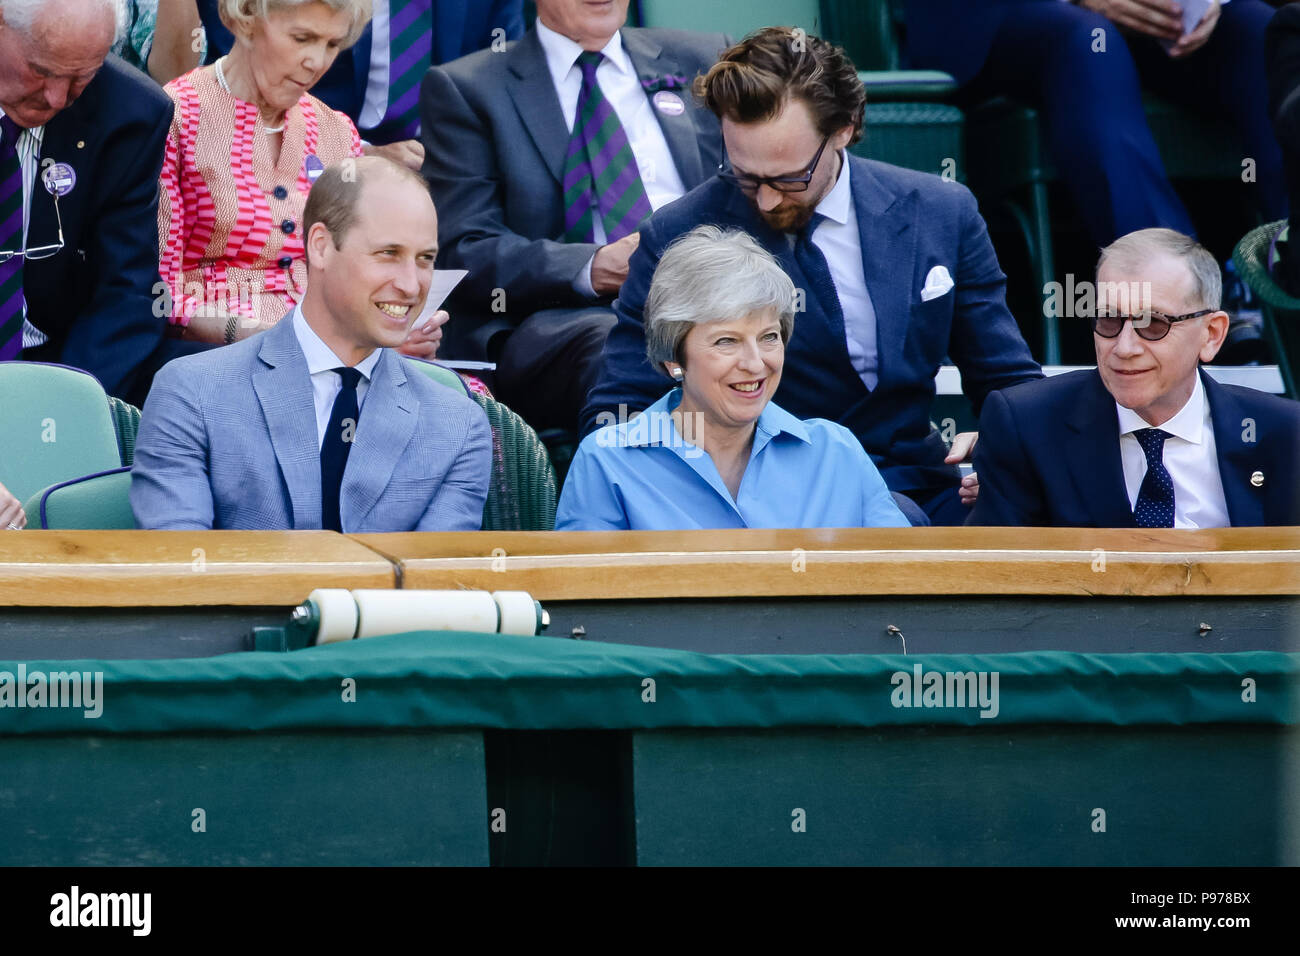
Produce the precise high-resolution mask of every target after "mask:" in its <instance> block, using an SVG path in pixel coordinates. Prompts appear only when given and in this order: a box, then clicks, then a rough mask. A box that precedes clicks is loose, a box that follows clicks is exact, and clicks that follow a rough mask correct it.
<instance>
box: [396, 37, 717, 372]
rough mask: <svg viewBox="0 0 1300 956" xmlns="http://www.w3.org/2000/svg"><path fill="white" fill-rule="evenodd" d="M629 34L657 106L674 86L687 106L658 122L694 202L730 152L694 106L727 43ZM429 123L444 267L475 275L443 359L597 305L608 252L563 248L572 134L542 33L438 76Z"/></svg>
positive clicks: (424, 101) (427, 171)
mask: <svg viewBox="0 0 1300 956" xmlns="http://www.w3.org/2000/svg"><path fill="white" fill-rule="evenodd" d="M621 33H622V39H623V48H624V49H625V50H626V51H627V53H628V56H629V57H630V58H631V60H632V63H633V65H634V66H635V67H636V71H637V74H638V76H639V77H640V79H641V82H642V86H644V87H646V96H647V98H651V99H652V101H653V96H654V94H655V92H656V91H657V90H658V89H659V88H662V87H664V86H665V84H670V85H673V92H675V93H677V94H678V95H679V96H680V97H681V99H682V101H683V102H684V104H685V106H686V109H685V110H684V111H683V112H681V113H679V114H677V115H676V116H673V115H669V114H667V113H664V112H662V111H660V110H657V109H656V110H654V111H653V112H654V114H655V116H656V117H657V118H658V120H659V125H660V127H661V128H662V129H663V133H664V139H665V140H666V141H667V143H668V150H669V152H670V153H671V154H672V157H673V162H674V163H675V164H676V166H677V172H678V173H679V174H680V176H681V178H682V182H683V183H684V184H685V186H686V189H687V191H688V192H689V191H690V190H691V189H694V188H695V187H696V186H698V185H699V184H700V183H702V182H704V181H705V180H706V179H708V178H710V177H711V176H712V175H713V174H714V172H715V171H716V170H717V166H718V163H719V162H720V161H721V144H722V133H721V130H720V128H719V126H718V120H717V117H715V116H714V115H713V114H712V113H711V112H710V111H709V110H708V109H706V108H704V107H702V106H700V105H699V104H697V103H696V102H695V99H694V97H693V96H692V95H691V92H690V89H689V85H690V83H691V82H692V81H693V80H694V79H695V76H696V75H697V74H699V73H703V72H705V71H707V70H708V68H709V67H710V66H712V65H713V63H714V62H715V61H716V60H717V58H718V54H719V53H721V52H722V51H723V50H724V49H726V48H727V47H728V46H729V45H730V43H729V41H728V39H727V37H726V36H724V35H722V34H720V33H717V34H707V33H689V32H686V31H684V30H650V29H638V28H634V27H627V28H624V29H623V30H622V31H621ZM666 78H672V79H666ZM678 81H680V82H682V83H684V84H685V86H684V87H682V86H678V85H676V84H677V82H678ZM420 118H421V121H422V128H423V131H424V132H423V134H422V136H423V139H424V150H425V159H424V169H423V173H424V177H425V178H426V179H427V180H428V181H429V185H430V188H431V189H432V191H433V198H434V202H435V203H436V204H437V207H438V242H439V247H440V251H441V260H440V265H442V266H443V267H445V268H450V269H468V270H469V276H468V277H467V278H466V279H465V281H464V282H462V283H461V284H460V286H459V287H458V288H457V289H456V292H455V294H454V295H453V297H452V299H451V301H450V303H449V305H448V309H450V310H451V312H452V321H451V322H449V323H447V325H446V326H445V327H444V339H443V346H442V349H441V352H442V353H443V354H445V355H448V356H451V355H454V356H456V357H458V358H460V357H463V358H480V357H482V352H483V348H484V347H485V345H486V343H487V339H488V338H489V337H490V336H491V335H492V334H493V333H495V332H497V331H499V330H502V329H507V328H510V327H512V326H515V325H518V324H519V323H520V322H521V321H523V320H524V319H525V318H527V317H528V316H529V315H531V314H532V313H533V312H535V311H537V310H539V309H544V308H556V307H570V308H579V307H582V306H585V305H590V304H592V302H593V301H597V300H592V299H587V298H584V297H583V296H582V295H581V294H580V293H578V292H577V291H576V290H575V289H574V288H573V282H574V279H576V278H577V276H578V274H579V273H580V272H581V271H582V270H583V269H584V268H585V267H586V265H587V260H589V259H590V258H591V257H592V255H594V254H595V252H596V249H597V248H598V247H597V246H595V245H593V244H590V243H565V242H563V241H562V237H563V235H564V194H563V190H562V189H561V178H562V175H563V169H564V154H565V150H566V149H567V147H568V143H569V130H568V128H567V127H566V126H565V123H564V114H563V112H562V111H561V110H560V100H559V97H558V96H557V95H556V93H555V84H554V83H553V82H552V80H551V74H550V70H549V69H548V68H547V65H546V54H545V52H544V51H543V50H542V44H541V42H540V41H539V40H538V39H537V31H536V30H535V29H534V30H529V31H528V33H526V34H525V35H524V38H523V39H522V40H519V41H518V42H516V43H512V44H510V45H509V47H508V48H507V49H506V50H505V52H502V53H495V52H493V51H492V50H480V51H479V52H477V53H471V54H470V55H469V56H465V57H461V58H460V59H459V60H455V61H453V62H451V63H447V64H444V65H443V66H440V67H438V66H435V67H433V68H432V69H430V70H429V72H428V73H427V74H425V77H424V83H423V86H422V88H421V91H420ZM496 290H503V291H504V301H502V296H501V293H499V292H497V291H496ZM503 310H504V311H503Z"/></svg>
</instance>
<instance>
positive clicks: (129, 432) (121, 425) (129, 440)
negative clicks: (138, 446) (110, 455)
mask: <svg viewBox="0 0 1300 956" xmlns="http://www.w3.org/2000/svg"><path fill="white" fill-rule="evenodd" d="M108 410H109V412H111V413H112V416H113V428H114V429H115V430H116V432H117V450H118V453H119V454H120V455H121V462H122V464H123V465H126V466H129V465H130V464H131V463H132V462H133V461H135V436H136V435H137V434H138V433H139V431H140V409H138V408H136V407H135V406H134V405H129V404H127V403H126V402H124V401H122V400H121V399H120V398H115V397H114V396H112V395H110V396H108Z"/></svg>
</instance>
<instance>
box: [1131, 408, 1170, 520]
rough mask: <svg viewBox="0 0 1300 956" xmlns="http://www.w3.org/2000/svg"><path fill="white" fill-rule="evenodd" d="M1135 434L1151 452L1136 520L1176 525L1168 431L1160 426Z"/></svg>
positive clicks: (1139, 442)
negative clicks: (1168, 466)
mask: <svg viewBox="0 0 1300 956" xmlns="http://www.w3.org/2000/svg"><path fill="white" fill-rule="evenodd" d="M1133 437H1134V438H1136V439H1137V440H1138V444H1139V445H1141V446H1142V452H1143V453H1144V454H1145V455H1146V456H1147V473H1146V474H1145V475H1143V476H1142V487H1141V488H1139V489H1138V499H1137V505H1136V506H1134V508H1133V520H1134V521H1136V522H1137V526H1138V527H1139V528H1172V527H1173V526H1174V480H1173V479H1172V478H1170V477H1169V472H1168V471H1167V470H1166V469H1165V461H1164V453H1165V439H1166V438H1168V437H1169V433H1168V432H1164V431H1161V430H1160V429H1159V428H1139V429H1138V430H1137V431H1135V432H1134V433H1133Z"/></svg>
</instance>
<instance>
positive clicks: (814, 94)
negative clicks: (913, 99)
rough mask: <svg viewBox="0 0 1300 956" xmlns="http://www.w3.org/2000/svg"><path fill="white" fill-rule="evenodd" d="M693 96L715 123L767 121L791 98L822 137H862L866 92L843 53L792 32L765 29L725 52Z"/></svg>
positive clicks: (791, 29) (698, 80) (700, 80)
mask: <svg viewBox="0 0 1300 956" xmlns="http://www.w3.org/2000/svg"><path fill="white" fill-rule="evenodd" d="M695 95H696V96H698V97H700V98H701V99H702V100H704V102H705V104H707V105H708V107H709V109H711V110H712V111H713V112H714V113H715V114H716V115H717V117H718V118H719V119H723V118H726V119H729V120H731V121H732V122H733V123H757V122H761V121H763V120H769V119H771V118H772V117H774V116H776V115H777V114H778V113H780V112H781V110H783V109H784V108H785V104H786V102H787V101H788V100H789V99H791V98H792V97H797V98H798V99H800V100H802V101H803V102H804V103H805V104H806V105H807V106H808V109H809V110H810V111H811V112H812V115H813V122H815V123H816V124H817V130H818V132H820V133H821V134H822V135H823V136H829V135H831V134H832V133H834V132H835V131H836V130H837V129H841V128H843V127H845V126H852V127H853V137H852V138H851V139H850V140H849V142H850V143H856V142H857V141H858V140H859V139H861V138H862V116H863V113H864V112H865V110H866V105H867V92H866V90H865V88H864V87H863V86H862V81H861V80H860V79H858V71H857V70H856V69H855V68H854V66H853V61H852V60H850V59H849V58H848V56H847V55H846V54H845V52H844V50H843V49H841V48H840V47H837V46H835V45H834V44H831V43H828V42H827V41H825V40H823V39H821V38H820V37H815V36H810V35H809V34H807V33H804V32H803V31H802V30H799V29H797V28H795V27H764V28H763V29H761V30H758V31H756V32H754V33H751V34H750V35H749V36H747V37H745V39H743V40H741V41H740V42H739V43H737V44H736V45H735V46H733V47H732V48H731V49H729V50H727V51H725V52H724V53H723V54H722V57H721V58H720V59H719V60H718V62H717V63H715V64H713V66H712V68H710V70H709V72H708V73H706V74H705V75H704V76H701V77H697V78H696V80H695Z"/></svg>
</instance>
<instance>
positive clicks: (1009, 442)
mask: <svg viewBox="0 0 1300 956" xmlns="http://www.w3.org/2000/svg"><path fill="white" fill-rule="evenodd" d="M1201 381H1202V382H1204V383H1205V396H1206V400H1207V401H1208V402H1209V404H1210V418H1211V420H1212V421H1213V423H1214V445H1215V450H1216V452H1217V454H1218V458H1219V477H1220V479H1221V480H1222V481H1223V495H1224V499H1225V500H1226V502H1227V505H1228V520H1229V521H1230V523H1231V524H1232V526H1233V527H1249V526H1257V525H1295V524H1300V402H1293V401H1289V400H1287V399H1284V398H1277V397H1276V396H1273V395H1268V394H1266V393H1264V392H1259V391H1256V390H1254V389H1251V388H1242V387H1240V386H1236V385H1220V384H1218V383H1217V382H1215V381H1214V379H1212V378H1211V377H1210V376H1209V375H1207V374H1205V372H1204V371H1202V372H1201ZM975 471H976V472H977V473H978V474H979V478H980V494H979V500H978V501H977V502H976V503H975V507H974V509H973V510H972V512H971V515H970V517H969V518H968V519H967V521H966V523H967V524H975V525H1017V526H1020V525H1032V526H1046V527H1069V528H1133V527H1136V526H1137V522H1135V521H1134V520H1133V512H1132V509H1131V508H1130V506H1129V501H1128V491H1127V490H1126V489H1125V485H1124V467H1123V464H1122V463H1121V460H1120V453H1119V416H1118V414H1117V413H1116V411H1115V399H1114V398H1112V397H1111V394H1110V392H1108V391H1106V386H1105V385H1104V384H1102V380H1101V375H1100V374H1098V372H1097V370H1096V369H1088V370H1084V371H1079V372H1067V373H1066V374H1064V375H1057V376H1055V377H1053V378H1050V379H1047V380H1046V381H1043V382H1033V383H1031V384H1028V385H1021V386H1019V387H1017V388H1010V389H1007V390H1006V391H1005V392H996V393H994V394H992V395H990V396H989V398H988V401H986V402H985V404H984V414H983V415H982V417H981V418H980V440H979V444H978V445H976V446H975ZM1256 472H1259V473H1260V474H1262V476H1263V483H1262V484H1260V485H1258V486H1256V485H1253V484H1252V483H1251V480H1250V479H1251V476H1252V475H1254V474H1255V473H1256Z"/></svg>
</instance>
